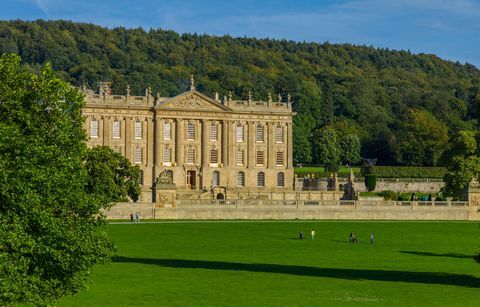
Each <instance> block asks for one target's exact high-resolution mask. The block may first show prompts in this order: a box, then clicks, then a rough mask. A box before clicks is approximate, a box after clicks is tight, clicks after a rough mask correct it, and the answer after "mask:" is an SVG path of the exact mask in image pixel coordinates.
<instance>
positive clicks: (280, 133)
mask: <svg viewBox="0 0 480 307" xmlns="http://www.w3.org/2000/svg"><path fill="white" fill-rule="evenodd" d="M275 141H276V143H283V128H282V127H281V126H277V131H276V134H275Z"/></svg>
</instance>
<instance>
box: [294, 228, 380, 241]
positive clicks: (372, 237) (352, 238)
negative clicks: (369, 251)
mask: <svg viewBox="0 0 480 307" xmlns="http://www.w3.org/2000/svg"><path fill="white" fill-rule="evenodd" d="M310 237H311V238H312V240H315V230H314V229H312V230H311V231H310ZM298 239H299V240H304V239H305V235H304V233H303V230H300V232H299V234H298ZM348 243H358V238H357V235H356V234H355V233H354V232H353V231H352V232H350V235H349V236H348ZM373 243H375V234H374V233H373V232H372V233H371V234H370V244H373Z"/></svg>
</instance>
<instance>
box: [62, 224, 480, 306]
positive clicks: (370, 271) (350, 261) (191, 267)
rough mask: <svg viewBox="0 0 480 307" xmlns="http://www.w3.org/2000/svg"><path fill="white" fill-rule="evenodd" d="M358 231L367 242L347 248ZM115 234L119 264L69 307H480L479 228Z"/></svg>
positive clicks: (188, 229) (173, 229) (142, 227)
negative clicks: (301, 235) (476, 258)
mask: <svg viewBox="0 0 480 307" xmlns="http://www.w3.org/2000/svg"><path fill="white" fill-rule="evenodd" d="M312 228H314V229H315V230H316V233H317V237H316V239H315V240H311V239H310V238H309V233H310V229H312ZM299 230H303V231H304V232H305V234H306V238H307V239H306V240H304V241H300V240H297V239H296V237H297V233H298V232H299ZM352 230H353V231H355V232H356V233H357V234H358V236H359V238H360V243H358V244H349V243H346V239H347V236H348V234H349V232H350V231H352ZM372 231H373V232H375V235H376V243H375V244H374V245H372V244H370V243H369V242H368V238H369V234H370V232H372ZM108 232H109V234H110V235H111V237H112V239H113V240H114V241H115V243H116V245H117V247H118V257H117V258H116V259H115V260H114V262H113V263H112V264H110V265H108V266H98V267H97V268H96V269H95V270H94V271H93V273H92V283H91V285H90V289H89V290H87V291H84V292H82V293H80V294H79V295H78V296H76V297H69V298H65V299H63V300H61V301H60V302H59V303H58V305H59V306H105V305H110V306H118V305H123V306H127V305H129V306H139V305H145V306H147V305H149V306H162V305H163V306H165V305H174V306H192V305H196V306H212V305H224V306H225V305H250V306H263V305H274V306H285V305H297V306H300V305H301V306H312V305H335V306H348V305H352V306H358V305H390V306H399V305H410V306H418V305H420V304H429V305H431V306H439V305H442V306H479V305H480V265H478V264H475V263H474V262H473V260H472V256H473V255H474V254H475V252H478V248H479V245H480V240H479V232H480V230H479V228H478V224H477V223H468V222H347V221H341V222H332V221H326V222H316V221H307V222H301V221H293V222H270V221H267V222H193V223H190V222H167V223H161V224H158V223H157V224H116V225H109V226H108Z"/></svg>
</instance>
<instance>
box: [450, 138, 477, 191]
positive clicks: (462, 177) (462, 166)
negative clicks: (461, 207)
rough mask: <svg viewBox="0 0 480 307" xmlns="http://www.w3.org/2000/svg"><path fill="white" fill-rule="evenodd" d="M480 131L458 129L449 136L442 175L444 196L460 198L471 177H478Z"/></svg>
mask: <svg viewBox="0 0 480 307" xmlns="http://www.w3.org/2000/svg"><path fill="white" fill-rule="evenodd" d="M479 140H480V133H479V132H478V131H460V132H458V133H457V134H456V135H454V136H453V137H452V138H451V145H450V147H449V149H448V151H447V152H446V153H445V157H444V159H445V161H447V162H446V164H447V173H446V174H445V176H444V181H445V187H444V189H443V192H444V194H445V195H446V196H451V197H454V198H455V199H461V198H462V197H464V193H465V191H466V189H468V185H469V183H470V182H471V181H472V179H479V178H480V147H479V146H480V143H479Z"/></svg>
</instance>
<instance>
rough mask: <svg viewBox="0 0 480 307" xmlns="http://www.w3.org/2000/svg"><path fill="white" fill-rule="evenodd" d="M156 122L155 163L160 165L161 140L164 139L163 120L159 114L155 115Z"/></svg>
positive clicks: (154, 140)
mask: <svg viewBox="0 0 480 307" xmlns="http://www.w3.org/2000/svg"><path fill="white" fill-rule="evenodd" d="M154 124H155V136H154V138H153V144H154V146H155V154H154V157H155V165H156V166H160V157H161V150H162V147H161V144H162V142H161V140H162V139H163V136H162V128H163V120H162V119H160V118H158V116H155V121H154ZM155 176H156V174H155Z"/></svg>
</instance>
